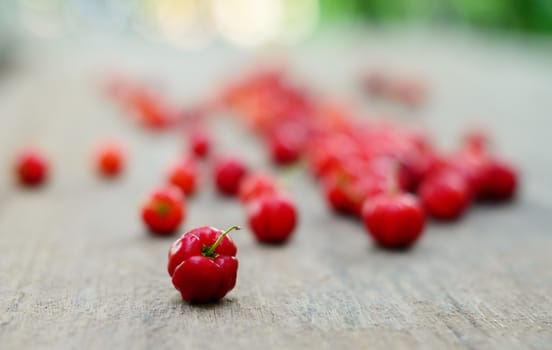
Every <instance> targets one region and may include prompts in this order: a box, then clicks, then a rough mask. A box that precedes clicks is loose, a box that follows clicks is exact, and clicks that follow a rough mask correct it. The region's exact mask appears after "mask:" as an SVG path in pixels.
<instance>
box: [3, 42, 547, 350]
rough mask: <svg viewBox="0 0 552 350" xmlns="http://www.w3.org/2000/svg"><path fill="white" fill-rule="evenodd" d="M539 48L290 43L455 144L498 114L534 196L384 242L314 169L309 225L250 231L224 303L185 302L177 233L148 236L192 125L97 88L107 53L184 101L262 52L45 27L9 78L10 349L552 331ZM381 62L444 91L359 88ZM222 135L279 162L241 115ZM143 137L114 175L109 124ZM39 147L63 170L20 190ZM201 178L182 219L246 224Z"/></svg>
mask: <svg viewBox="0 0 552 350" xmlns="http://www.w3.org/2000/svg"><path fill="white" fill-rule="evenodd" d="M551 53H552V52H551V50H550V49H547V48H543V47H542V46H540V45H536V44H527V43H516V42H510V41H504V40H491V39H478V38H473V37H465V36H459V35H454V34H450V33H449V34H446V35H432V36H430V37H429V38H428V37H426V36H424V35H418V34H416V33H415V34H410V35H405V34H404V33H402V34H401V33H399V34H397V33H379V34H377V35H373V34H367V35H364V34H363V35H348V36H346V35H343V34H342V33H338V34H336V35H328V36H327V37H323V38H321V39H317V40H313V41H312V42H310V43H309V44H306V45H304V46H302V47H300V48H297V49H295V50H293V51H292V53H291V54H290V57H291V59H290V62H291V65H292V66H293V67H294V69H295V70H296V71H297V72H300V75H301V76H302V77H303V79H304V81H305V82H306V84H307V85H309V86H311V87H313V88H314V89H315V90H317V91H318V92H322V93H325V94H326V95H327V96H331V97H332V98H338V99H339V98H342V99H348V100H353V101H355V102H357V103H358V104H359V106H360V107H359V108H361V109H363V110H365V111H368V110H370V109H371V107H373V108H375V109H378V110H390V108H391V110H392V111H394V112H395V113H396V114H398V115H402V119H403V120H408V121H414V122H415V123H421V124H423V125H426V127H427V128H428V129H429V130H430V131H432V132H433V134H434V135H435V139H436V142H438V143H440V144H441V145H443V146H444V147H451V146H452V145H454V144H455V143H456V141H457V140H458V136H459V135H460V133H461V131H462V130H463V127H464V126H466V125H470V124H473V123H476V122H477V123H482V124H484V125H488V126H489V127H490V128H491V129H492V130H493V133H494V136H495V139H496V146H497V151H498V152H500V154H503V155H505V156H506V157H508V158H509V159H511V160H513V161H514V162H515V163H516V164H518V165H519V167H520V168H521V169H522V171H523V188H522V192H521V195H520V197H519V199H518V200H517V202H515V203H514V204H511V205H505V206H499V207H490V206H489V207H486V206H476V207H474V208H473V209H472V210H471V211H470V212H469V213H468V215H467V216H466V217H465V218H464V219H463V220H461V221H460V222H458V223H454V224H437V223H433V222H432V223H430V225H429V227H428V229H427V230H426V233H425V236H424V237H423V239H422V240H421V241H420V242H419V244H418V245H417V246H416V247H415V249H412V250H410V251H407V252H400V253H392V252H387V251H382V250H380V249H377V248H376V247H374V246H373V245H372V244H371V243H370V241H369V240H368V239H367V237H366V235H365V233H364V230H363V228H362V227H361V224H360V223H359V222H356V221H355V220H352V219H347V218H341V217H337V216H334V215H332V214H331V212H330V211H329V209H328V208H327V207H326V205H325V203H324V201H323V200H322V198H321V195H320V193H319V191H318V190H317V188H316V186H315V184H314V183H313V182H312V181H311V180H310V179H309V178H308V176H307V175H305V174H299V175H298V176H297V177H295V178H294V179H293V180H292V181H291V182H290V184H289V186H290V191H291V193H292V194H293V196H294V198H295V199H296V201H297V203H298V206H299V209H300V214H301V217H300V221H301V222H300V226H299V228H298V230H297V231H296V233H295V237H294V239H293V240H292V241H291V242H290V244H289V245H287V246H285V247H263V246H259V245H258V244H256V243H255V242H254V241H253V239H252V236H251V234H250V233H249V232H248V231H247V230H242V231H241V232H239V233H236V234H234V235H233V237H234V239H235V241H236V243H237V245H238V247H239V253H238V256H239V259H240V270H239V276H238V285H237V287H236V288H235V290H234V291H232V292H231V293H230V294H229V295H228V296H227V298H225V299H224V300H223V301H221V302H220V303H218V304H215V305H205V306H190V305H188V304H186V303H183V302H182V301H181V300H180V296H179V294H178V293H177V292H176V290H174V289H173V287H172V286H171V283H170V280H169V278H168V276H167V273H166V270H165V267H166V259H167V257H166V255H167V249H168V247H169V245H170V243H171V242H172V240H173V238H168V239H163V238H154V237H151V236H149V235H148V234H147V233H146V232H145V231H144V229H143V227H142V224H141V222H140V220H139V219H138V207H139V203H140V201H141V199H142V198H143V196H144V195H145V194H146V193H147V192H148V190H149V189H151V188H152V187H153V186H155V185H156V184H158V183H159V182H160V181H162V178H163V172H164V170H165V168H166V165H167V164H169V163H170V161H171V160H172V159H174V158H175V157H177V156H178V155H179V154H180V152H181V150H182V139H181V135H180V134H178V133H168V134H166V133H159V134H151V133H147V132H145V131H142V130H140V129H138V128H137V127H136V126H135V125H132V124H131V123H129V122H128V121H127V120H125V119H124V118H122V117H121V115H122V114H121V112H120V111H119V110H117V108H115V107H114V106H113V105H112V104H111V103H110V102H109V101H108V100H106V99H105V97H104V96H102V95H101V93H100V92H99V89H98V84H99V82H100V81H101V79H100V77H101V76H102V72H103V71H104V69H105V68H106V67H107V68H110V67H121V68H124V69H126V70H129V71H132V72H135V73H136V74H139V75H142V76H146V77H153V78H155V79H157V81H158V82H159V83H160V84H161V85H165V86H166V88H167V91H168V93H170V94H172V95H173V97H174V98H179V99H180V100H181V101H183V102H186V101H192V100H193V99H194V98H195V97H197V96H200V95H201V94H203V93H205V92H207V91H209V89H213V88H212V86H213V84H214V83H215V82H216V81H217V79H218V78H220V77H222V76H228V74H229V72H231V71H232V70H235V69H236V68H239V67H242V66H243V65H244V64H245V62H248V61H251V60H252V57H251V55H247V54H243V53H238V52H235V51H232V50H230V49H227V48H223V47H220V46H216V47H214V48H211V49H209V50H207V51H205V52H201V53H182V52H179V51H177V50H170V49H166V48H162V47H156V46H154V45H150V46H140V45H136V44H125V45H122V44H120V43H94V42H90V43H89V44H88V46H86V47H85V46H84V45H82V44H81V43H78V42H76V41H72V42H54V43H43V42H42V43H41V42H32V43H29V44H28V45H27V46H25V47H23V48H22V49H21V50H20V52H19V54H18V56H17V60H16V62H15V64H13V65H12V66H10V67H9V69H5V70H4V71H3V72H2V75H1V77H2V78H1V80H0V118H1V119H0V120H1V121H2V127H0V145H1V146H0V159H1V163H2V171H0V348H1V349H6V350H7V349H31V348H32V349H37V348H56V349H66V348H67V349H72V348H75V349H76V348H78V349H81V348H86V349H116V348H125V349H144V348H146V349H170V348H179V349H184V348H185V349H187V348H201V349H244V348H269V349H271V348H273V349H290V348H291V349H295V348H297V349H299V348H306V347H316V348H321V349H344V348H356V349H368V348H383V349H390V348H422V349H428V348H436V349H449V348H468V349H487V348H500V349H505V348H520V349H526V348H536V349H549V348H550V347H551V346H552V298H551V294H552V238H551V236H550V229H551V227H552V220H551V218H550V217H551V216H552V188H551V186H550V179H551V178H552V166H551V165H552V163H551V162H552V159H551V156H552V153H551V151H550V146H551V145H552V143H551V141H550V140H551V139H550V137H551V136H550V133H551V130H552V119H551V114H550V113H551V111H552V65H551V64H550V63H552V54H551ZM373 65H383V66H384V67H388V68H390V69H393V70H396V71H399V72H401V71H404V72H411V71H412V70H414V71H415V72H416V73H419V74H420V75H423V76H425V77H427V79H428V83H429V86H430V89H431V95H430V96H431V97H430V101H429V102H428V104H427V106H426V107H424V108H423V109H421V110H419V111H416V112H408V111H404V110H400V109H397V108H394V107H389V106H382V105H378V104H370V103H369V102H362V101H363V100H362V99H361V98H360V95H359V94H358V92H355V91H356V90H355V87H356V85H355V83H356V81H355V80H354V78H355V74H356V73H357V72H358V71H359V70H360V68H361V67H363V66H373ZM213 127H214V128H215V130H216V132H217V135H218V136H219V140H218V144H217V147H218V149H219V151H220V150H224V151H227V152H241V153H242V154H243V156H244V157H245V158H246V159H247V160H248V162H249V163H250V164H251V165H252V166H255V167H267V164H266V160H265V158H266V157H265V156H264V155H263V153H262V152H261V151H260V147H257V146H258V141H257V140H255V138H254V137H252V136H251V135H248V134H247V133H246V132H245V131H243V130H241V129H240V128H238V127H237V126H235V125H234V124H232V123H231V122H229V121H228V120H227V119H224V118H221V119H220V120H217V121H216V122H214V125H213ZM111 136H113V137H117V138H120V139H122V140H124V141H125V142H126V143H127V144H128V147H129V151H130V156H131V163H130V167H129V169H128V170H129V171H128V172H127V173H126V174H125V176H124V177H123V178H122V179H120V180H117V181H114V182H106V181H102V180H100V179H98V178H97V177H96V176H95V175H94V172H93V171H91V161H90V157H91V151H92V149H93V147H94V145H95V144H96V143H97V142H98V141H99V140H102V139H104V138H105V137H111ZM28 143H34V144H38V145H40V146H42V147H43V148H44V149H45V150H46V151H47V152H48V153H49V154H50V155H51V159H52V162H53V167H54V169H53V176H52V179H51V182H50V183H48V185H47V186H46V187H44V188H42V189H40V190H38V191H29V190H24V189H21V188H18V187H17V186H15V185H14V184H13V179H12V173H11V172H10V166H11V160H12V156H13V154H14V152H15V150H16V149H17V148H18V147H20V146H22V145H26V144H28ZM204 171H205V172H204V178H203V179H202V181H203V182H204V186H203V187H202V190H201V191H200V193H199V195H198V196H196V197H194V198H193V199H190V201H189V215H188V218H187V220H186V224H185V227H186V228H192V227H195V226H201V225H213V226H217V227H221V228H224V227H228V226H230V225H232V224H243V223H244V213H243V211H242V209H241V207H240V206H239V205H238V204H237V203H236V202H235V201H233V200H229V199H223V198H220V197H218V196H217V195H216V194H215V193H214V190H213V188H212V186H211V182H210V177H209V175H208V174H209V173H208V169H207V168H205V169H204Z"/></svg>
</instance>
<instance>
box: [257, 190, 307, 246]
mask: <svg viewBox="0 0 552 350" xmlns="http://www.w3.org/2000/svg"><path fill="white" fill-rule="evenodd" d="M247 213H248V217H249V226H250V227H251V230H252V231H253V233H254V234H255V237H256V238H257V240H258V241H259V242H263V243H273V244H278V243H284V242H286V241H287V240H288V239H289V237H290V236H291V234H292V233H293V229H294V228H295V224H296V222H297V213H296V210H295V205H294V204H293V202H292V201H291V200H290V199H289V198H288V197H287V196H284V195H281V194H274V195H266V196H262V197H260V198H257V199H256V200H253V201H251V202H250V204H249V205H248V206H247Z"/></svg>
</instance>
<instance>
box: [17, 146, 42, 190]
mask: <svg viewBox="0 0 552 350" xmlns="http://www.w3.org/2000/svg"><path fill="white" fill-rule="evenodd" d="M15 171H16V174H17V177H18V180H19V183H21V184H22V185H26V186H38V185H40V184H41V183H43V182H44V181H45V180H46V179H47V177H48V162H47V159H46V156H45V155H44V154H42V153H41V152H40V151H38V150H36V149H27V150H23V151H21V152H20V153H19V154H18V155H17V159H16V163H15Z"/></svg>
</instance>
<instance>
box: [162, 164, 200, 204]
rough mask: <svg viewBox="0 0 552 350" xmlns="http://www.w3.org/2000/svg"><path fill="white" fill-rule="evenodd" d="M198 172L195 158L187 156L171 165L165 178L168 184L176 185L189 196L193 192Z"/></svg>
mask: <svg viewBox="0 0 552 350" xmlns="http://www.w3.org/2000/svg"><path fill="white" fill-rule="evenodd" d="M198 172H199V170H198V166H197V162H196V161H195V159H194V158H192V157H187V158H185V159H182V160H180V161H178V162H177V163H175V164H174V165H173V166H172V167H171V169H170V170H169V173H168V176H167V179H168V182H169V183H170V184H172V185H174V186H176V187H178V188H179V189H180V190H181V191H182V193H184V194H185V195H186V196H190V195H192V194H193V193H194V192H195V189H196V179H197V177H198Z"/></svg>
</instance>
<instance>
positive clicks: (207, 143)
mask: <svg viewBox="0 0 552 350" xmlns="http://www.w3.org/2000/svg"><path fill="white" fill-rule="evenodd" d="M190 148H191V150H192V152H193V154H195V155H196V156H198V157H200V158H205V157H206V156H207V154H208V153H209V149H210V148H211V139H210V138H209V135H208V134H207V132H206V131H205V130H201V129H197V130H194V131H193V132H192V133H191V135H190Z"/></svg>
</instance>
